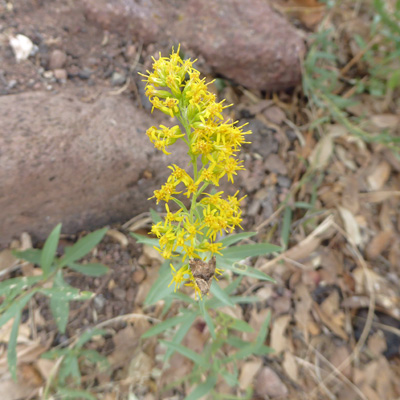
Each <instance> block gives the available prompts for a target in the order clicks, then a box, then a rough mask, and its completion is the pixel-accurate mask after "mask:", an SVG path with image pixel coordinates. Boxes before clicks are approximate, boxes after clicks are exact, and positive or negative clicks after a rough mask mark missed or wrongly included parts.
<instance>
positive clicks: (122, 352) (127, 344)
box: [108, 325, 143, 368]
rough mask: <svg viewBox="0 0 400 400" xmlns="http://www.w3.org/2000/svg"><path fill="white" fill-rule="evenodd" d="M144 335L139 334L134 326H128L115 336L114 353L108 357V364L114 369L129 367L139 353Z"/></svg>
mask: <svg viewBox="0 0 400 400" xmlns="http://www.w3.org/2000/svg"><path fill="white" fill-rule="evenodd" d="M142 333H143V332H137V330H136V329H135V327H134V326H132V325H128V326H127V327H126V328H123V329H121V330H120V331H118V332H117V333H116V334H115V335H114V337H113V342H114V345H115V347H114V351H113V352H112V353H111V354H110V355H109V356H108V362H109V363H110V365H111V366H112V367H113V368H118V367H123V366H127V365H129V363H130V361H131V359H132V358H133V357H134V355H135V352H138V351H139V340H140V335H141V334H142Z"/></svg>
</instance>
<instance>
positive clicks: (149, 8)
mask: <svg viewBox="0 0 400 400" xmlns="http://www.w3.org/2000/svg"><path fill="white" fill-rule="evenodd" d="M83 3H84V5H85V10H86V17H87V19H88V20H89V21H94V22H95V23H96V24H98V25H100V26H101V27H102V28H103V29H106V30H108V31H113V32H119V33H121V34H134V35H135V36H136V37H137V38H138V39H140V40H142V41H143V42H144V43H145V44H148V43H151V42H155V41H157V39H158V38H159V37H161V36H162V29H163V28H162V25H163V21H166V18H167V17H166V11H167V10H168V8H170V7H171V6H170V5H166V4H165V2H163V1H162V0H142V1H140V2H138V1H136V0H83Z"/></svg>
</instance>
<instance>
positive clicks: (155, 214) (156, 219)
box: [150, 208, 162, 224]
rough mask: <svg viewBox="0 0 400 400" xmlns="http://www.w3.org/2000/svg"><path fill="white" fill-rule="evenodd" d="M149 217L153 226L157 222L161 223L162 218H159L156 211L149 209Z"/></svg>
mask: <svg viewBox="0 0 400 400" xmlns="http://www.w3.org/2000/svg"><path fill="white" fill-rule="evenodd" d="M150 216H151V219H152V220H153V223H154V224H157V223H158V222H162V218H161V216H160V214H159V213H158V212H157V211H156V210H153V209H152V208H150Z"/></svg>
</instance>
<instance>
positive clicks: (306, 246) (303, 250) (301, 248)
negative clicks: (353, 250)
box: [262, 216, 334, 268]
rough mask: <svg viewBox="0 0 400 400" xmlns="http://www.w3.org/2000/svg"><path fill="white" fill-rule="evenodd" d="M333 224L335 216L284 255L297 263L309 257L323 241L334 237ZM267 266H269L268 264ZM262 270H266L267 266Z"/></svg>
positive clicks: (327, 219)
mask: <svg viewBox="0 0 400 400" xmlns="http://www.w3.org/2000/svg"><path fill="white" fill-rule="evenodd" d="M333 224H334V221H333V216H329V217H328V218H326V219H325V220H324V221H322V222H321V224H320V225H318V226H317V227H316V228H315V229H314V230H313V231H312V232H311V233H310V234H309V235H308V236H307V237H306V238H305V239H303V240H302V241H301V242H300V243H298V244H297V245H296V246H294V247H292V248H290V249H289V250H287V251H286V252H285V253H284V256H285V257H287V258H289V259H291V260H296V261H299V260H301V259H304V258H305V257H307V256H309V255H310V254H311V253H312V252H313V251H315V250H316V249H317V247H318V246H319V245H320V244H321V242H322V241H323V240H325V239H328V238H330V237H331V236H332V235H333V230H332V229H331V228H332V226H333ZM266 265H268V263H267V264H266ZM262 268H265V265H264V266H263V267H262Z"/></svg>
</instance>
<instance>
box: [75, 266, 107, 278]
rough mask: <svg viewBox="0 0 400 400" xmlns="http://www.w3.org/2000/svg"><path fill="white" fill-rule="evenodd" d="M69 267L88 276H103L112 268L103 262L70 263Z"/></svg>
mask: <svg viewBox="0 0 400 400" xmlns="http://www.w3.org/2000/svg"><path fill="white" fill-rule="evenodd" d="M68 267H69V268H71V269H73V270H74V271H77V272H80V273H81V274H83V275H86V276H95V277H97V276H103V275H105V274H107V272H108V271H109V270H110V269H109V268H108V267H106V266H105V265H103V264H98V263H88V264H77V263H69V264H68Z"/></svg>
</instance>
